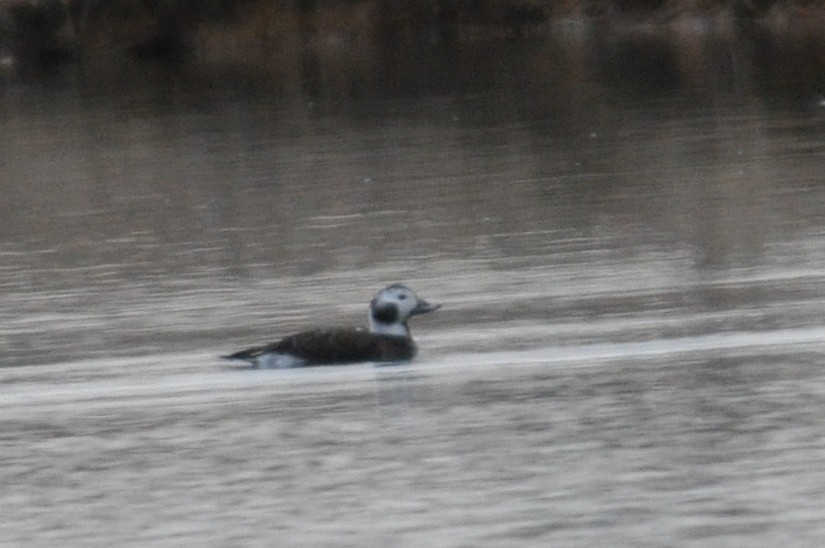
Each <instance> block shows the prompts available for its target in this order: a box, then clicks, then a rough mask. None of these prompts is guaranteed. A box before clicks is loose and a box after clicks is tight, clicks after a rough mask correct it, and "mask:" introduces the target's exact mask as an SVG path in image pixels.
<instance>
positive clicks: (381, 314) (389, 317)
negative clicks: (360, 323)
mask: <svg viewBox="0 0 825 548" xmlns="http://www.w3.org/2000/svg"><path fill="white" fill-rule="evenodd" d="M398 316H399V314H398V307H397V306H395V305H394V304H385V305H381V306H377V307H375V308H373V310H372V319H374V320H375V321H376V322H378V323H396V322H397V321H398Z"/></svg>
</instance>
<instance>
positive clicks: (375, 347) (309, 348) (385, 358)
mask: <svg viewBox="0 0 825 548" xmlns="http://www.w3.org/2000/svg"><path fill="white" fill-rule="evenodd" d="M265 354H286V355H289V356H293V357H295V358H297V359H299V360H302V361H303V362H304V363H303V364H301V365H304V366H310V365H323V364H346V363H356V362H393V361H406V360H411V359H412V358H413V357H415V354H416V346H415V343H414V342H413V340H412V338H411V337H399V336H394V335H382V334H378V333H372V332H370V331H366V330H363V329H354V328H353V329H315V330H312V331H304V332H302V333H297V334H295V335H291V336H289V337H286V338H284V339H281V340H280V341H277V342H274V343H271V344H268V345H265V346H257V347H254V348H249V349H247V350H241V351H240V352H236V353H234V354H232V355H229V356H225V357H226V358H227V359H233V360H246V361H250V362H253V363H254V362H255V361H256V360H257V359H258V358H259V357H261V356H263V355H265Z"/></svg>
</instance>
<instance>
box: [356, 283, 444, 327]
mask: <svg viewBox="0 0 825 548" xmlns="http://www.w3.org/2000/svg"><path fill="white" fill-rule="evenodd" d="M439 308H441V305H440V304H430V303H428V302H427V301H425V300H424V299H421V298H419V297H418V296H417V295H416V294H415V292H414V291H413V290H412V289H410V288H409V287H407V286H405V285H403V284H392V285H390V286H387V287H385V288H384V289H382V290H381V291H379V292H378V293H376V295H375V297H373V298H372V301H370V331H372V332H373V333H381V334H382V335H397V336H400V337H408V336H409V335H410V330H409V328H408V327H407V320H409V319H410V317H412V316H417V315H419V314H426V313H427V312H432V311H433V310H438V309H439Z"/></svg>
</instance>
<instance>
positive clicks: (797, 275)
mask: <svg viewBox="0 0 825 548" xmlns="http://www.w3.org/2000/svg"><path fill="white" fill-rule="evenodd" d="M604 62H606V63H607V62H610V63H612V62H614V61H610V60H605V61H604ZM516 68H523V67H516ZM723 70H724V69H723ZM614 74H615V75H616V77H617V78H619V76H618V75H621V74H622V71H621V70H618V69H617V71H616V72H615V73H614ZM524 76H525V73H524V72H523V71H519V70H514V72H513V73H512V74H510V76H509V77H511V78H512V79H511V80H509V81H507V77H504V76H498V78H499V80H498V81H492V82H488V84H487V85H485V86H481V89H478V88H472V89H470V90H469V91H467V92H461V91H460V89H458V87H457V88H456V89H450V92H443V93H438V94H423V95H417V94H416V93H415V89H412V90H409V89H408V90H407V91H408V93H407V94H388V95H386V96H382V95H381V94H375V95H369V97H356V98H350V99H348V100H341V99H340V98H338V99H329V100H320V101H315V102H312V101H305V100H301V99H300V98H296V97H294V96H288V95H287V96H281V95H274V96H267V95H265V94H261V93H260V91H261V90H260V89H257V90H250V93H249V94H246V93H242V92H241V91H239V90H235V89H233V88H231V87H218V88H215V89H195V88H194V87H190V86H189V85H187V84H185V83H181V82H180V81H177V80H175V81H166V82H163V83H160V84H158V83H153V84H149V85H146V86H145V87H137V88H135V89H124V90H123V93H119V94H109V93H106V92H105V91H100V90H94V89H90V88H89V87H86V86H85V85H84V84H83V83H78V82H74V83H71V84H67V83H66V82H63V83H60V84H55V85H54V86H52V87H49V86H45V85H39V84H37V83H32V82H29V83H19V82H14V83H12V82H6V83H5V84H4V86H5V87H4V88H3V96H2V105H3V110H2V118H3V123H2V125H0V152H2V158H3V180H2V186H3V199H2V200H0V218H2V220H3V222H2V225H0V257H1V258H2V260H0V274H2V275H0V310H2V318H3V321H2V325H0V345H2V355H1V356H0V360H2V362H1V363H2V366H4V367H3V368H2V369H0V373H2V375H0V379H2V381H0V382H2V383H3V385H4V386H5V388H4V391H3V395H2V397H0V407H2V408H3V413H2V415H3V416H4V417H6V418H5V419H4V427H3V431H4V432H5V434H4V439H6V440H9V441H10V442H12V443H10V444H9V445H11V446H12V447H11V448H10V449H9V451H8V452H6V455H7V456H6V457H4V461H3V467H2V468H3V469H4V470H5V472H4V473H3V474H4V477H5V479H7V480H8V481H4V482H3V483H4V485H11V486H12V487H13V488H12V489H8V490H6V491H5V493H4V495H3V496H4V497H5V498H6V499H7V500H6V502H9V503H10V504H4V507H6V506H8V507H13V508H14V510H13V513H14V515H13V516H12V518H13V519H11V522H12V523H16V524H17V526H16V527H17V529H15V532H14V533H13V534H12V538H13V539H15V540H20V539H24V538H30V537H31V536H36V535H38V534H46V535H47V536H48V535H51V536H48V538H52V539H63V540H66V539H69V540H73V541H75V542H80V543H82V542H84V541H89V540H93V541H96V542H101V543H122V541H123V540H124V539H125V538H131V539H134V538H140V539H142V540H155V541H156V540H158V539H167V540H168V539H169V538H178V539H180V543H200V542H203V541H204V540H205V539H215V538H220V539H221V540H222V541H224V542H226V543H230V544H231V543H238V541H239V539H245V540H249V539H250V538H255V536H254V535H250V533H249V532H248V531H250V530H258V531H261V532H262V534H264V535H265V536H270V535H273V534H280V535H282V537H281V538H286V539H292V540H295V541H296V543H300V542H304V543H306V544H307V545H317V544H319V543H320V544H323V543H329V542H331V539H335V541H334V542H338V541H339V540H340V539H341V538H346V539H347V540H346V541H345V542H348V543H351V544H353V545H365V544H376V543H381V544H386V543H387V542H385V541H387V540H388V539H399V538H400V539H401V540H402V541H404V542H406V543H408V544H413V545H418V544H421V542H420V540H421V539H422V538H424V535H427V534H429V535H431V537H430V538H432V535H434V536H435V537H436V538H437V539H438V538H440V539H442V540H443V541H444V542H442V543H439V544H444V545H458V544H460V543H459V542H458V541H457V540H454V539H456V538H464V539H470V541H471V542H469V543H470V544H472V545H485V544H486V545H490V546H493V545H500V544H501V543H502V540H506V539H520V540H524V541H533V542H536V543H538V544H542V545H544V544H546V542H545V541H557V542H561V543H566V544H570V543H575V542H581V541H584V542H585V543H587V544H588V545H611V546H613V545H616V544H630V545H636V544H640V543H649V542H651V538H653V539H654V541H653V543H654V544H669V543H673V544H680V545H685V544H690V543H693V544H697V545H699V544H701V545H705V543H706V541H710V542H711V543H713V544H718V543H723V544H724V543H732V544H740V543H747V544H749V545H757V544H760V543H759V542H758V539H764V541H763V542H762V545H765V546H769V545H776V544H778V543H780V542H783V541H786V540H788V539H800V538H802V539H806V540H810V541H811V543H812V544H818V542H817V541H822V536H823V535H822V531H821V527H820V526H819V525H818V524H819V523H821V519H818V518H819V517H821V516H818V517H817V516H816V514H817V513H818V512H820V508H821V504H820V503H821V500H820V499H821V493H822V492H823V489H822V487H823V480H824V479H825V478H823V476H822V474H821V469H822V466H821V465H822V458H821V442H820V441H819V440H820V439H822V434H823V432H822V428H821V426H819V422H820V421H818V420H816V417H819V416H821V412H822V411H823V407H822V406H823V401H822V397H821V393H822V387H823V377H822V375H821V374H820V372H819V369H820V368H819V365H820V363H819V362H820V361H821V356H822V354H823V351H824V350H825V337H823V336H822V334H821V333H820V325H821V316H822V314H821V310H822V308H823V304H825V302H823V301H824V300H823V297H822V295H823V290H824V289H825V219H823V218H822V215H821V211H823V209H825V187H823V186H822V185H821V184H820V183H821V179H822V175H821V172H822V167H821V166H822V165H823V157H824V156H825V144H824V143H825V139H823V129H824V128H825V125H823V123H824V122H825V114H823V112H822V110H821V109H820V108H818V107H816V106H815V104H812V103H811V102H809V101H808V100H805V101H803V102H798V103H797V102H789V101H783V102H781V103H779V102H771V101H767V100H762V99H759V98H758V97H757V96H755V95H753V94H751V93H741V91H742V90H741V89H740V88H739V87H738V86H732V87H726V86H725V85H724V84H719V82H721V81H723V75H722V74H718V73H711V74H709V75H708V77H709V78H711V79H713V81H714V82H716V83H717V84H718V85H720V86H721V89H711V90H708V89H697V88H695V87H690V88H684V87H681V86H680V85H678V84H674V83H673V82H671V83H670V84H668V85H667V86H664V89H658V90H656V91H655V92H651V93H640V94H639V93H636V92H635V91H633V89H632V88H633V86H631V87H630V88H631V89H628V88H627V87H623V86H620V85H619V84H616V87H610V86H611V85H612V84H611V79H610V78H606V79H604V80H598V79H597V80H590V79H588V78H587V77H584V76H583V77H582V78H581V79H580V80H579V81H578V82H573V83H571V81H570V80H569V79H567V80H564V81H563V82H559V83H554V82H553V81H552V79H546V80H543V81H542V84H541V85H530V86H522V82H523V78H524ZM502 80H504V81H506V85H502V82H501V81H502ZM637 83H641V84H643V82H637ZM125 87H128V86H125ZM642 87H644V86H642ZM636 91H638V90H636ZM393 281H404V282H407V283H409V284H411V285H412V286H413V287H415V288H416V289H417V290H419V291H420V292H421V293H422V294H426V295H427V296H432V298H433V300H437V301H439V302H442V303H443V304H444V308H443V309H442V310H441V311H439V314H438V315H436V316H433V317H431V318H427V319H426V320H422V321H420V322H418V323H417V324H416V325H415V326H414V329H415V330H416V332H415V335H416V336H417V338H418V340H419V343H420V347H421V356H420V359H419V360H418V361H417V362H416V363H415V364H413V365H412V366H409V367H407V368H380V369H375V368H371V367H367V366H354V367H352V368H337V369H336V368H331V369H327V368H321V369H319V370H314V371H313V372H312V374H311V375H310V374H307V372H305V371H290V372H266V373H265V374H263V373H261V372H245V373H239V372H234V371H227V370H226V369H224V368H223V365H222V364H220V363H219V361H218V360H216V359H215V358H214V356H216V355H218V354H221V353H224V352H226V351H227V350H229V349H234V348H236V347H239V346H242V345H244V344H252V343H257V342H262V341H264V340H267V339H270V338H273V337H275V336H278V335H281V334H284V333H288V332H290V331H292V330H294V329H298V328H302V327H307V326H308V325H314V324H315V323H316V322H324V323H349V322H356V321H361V320H362V318H363V317H364V315H365V310H366V304H367V301H368V299H369V298H370V296H371V295H372V294H373V293H374V291H375V290H376V288H378V287H381V286H383V285H385V284H386V283H388V282H393ZM13 366H17V367H13ZM23 366H28V367H23ZM21 409H24V410H25V412H23V413H21V412H20V410H21ZM239 451H240V452H239ZM34 455H37V456H34ZM757 478H760V479H757ZM789 478H790V479H789ZM124 482H125V483H124ZM124 484H128V485H131V486H132V487H130V489H128V490H126V489H125V488H123V485H124ZM273 493H277V494H278V495H277V497H273V495H272V494H273ZM160 501H163V507H164V508H170V507H173V508H177V509H178V510H175V512H173V513H172V514H167V513H165V511H164V512H160V513H161V514H162V515H163V516H164V517H166V518H168V521H167V520H166V519H164V520H158V519H157V517H158V512H159V509H158V508H159V502H160ZM491 501H498V502H497V503H493V504H491ZM54 504H59V505H62V506H63V507H65V508H67V514H66V517H65V518H63V517H61V516H62V515H61V514H60V513H59V512H58V513H50V514H49V515H44V514H43V513H42V512H40V511H39V510H38V508H44V507H47V506H48V507H51V506H52V505H54ZM127 508H128V509H129V510H128V511H127V510H126V509H127ZM135 509H136V510H135ZM376 515H381V516H386V517H387V520H386V521H381V522H380V523H375V522H374V519H373V518H374V516H376ZM72 516H74V517H77V518H78V519H77V520H74V522H72V523H67V522H63V521H61V520H63V519H65V520H69V521H70V522H71V521H72ZM204 516H205V517H204ZM264 517H265V519H264ZM815 517H816V518H817V519H814V518H815ZM212 518H214V519H212ZM114 523H117V524H119V525H118V527H117V528H113V526H112V524H114ZM124 523H125V525H124ZM239 524H241V525H239ZM347 524H350V525H349V526H347ZM352 524H354V525H352ZM362 526H363V527H362ZM239 527H242V528H243V529H244V531H246V533H244V532H243V531H241V530H239ZM124 531H125V532H124ZM342 531H344V532H345V533H346V534H343V536H342ZM654 532H655V533H657V534H658V536H657V535H656V534H653V533H654ZM754 535H757V536H756V537H754ZM44 538H46V537H44ZM604 538H610V539H611V541H610V542H609V543H606V542H605V541H603V540H602V541H601V542H598V541H594V539H604ZM616 539H620V540H618V541H617V540H616ZM754 539H756V540H757V541H756V542H755V543H754ZM643 540H644V542H642V541H643ZM659 540H661V542H659ZM241 543H243V542H241Z"/></svg>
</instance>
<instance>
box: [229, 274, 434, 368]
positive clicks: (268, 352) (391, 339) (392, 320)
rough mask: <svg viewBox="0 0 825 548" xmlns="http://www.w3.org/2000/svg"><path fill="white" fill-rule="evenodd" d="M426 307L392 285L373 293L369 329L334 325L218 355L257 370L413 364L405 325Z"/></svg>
mask: <svg viewBox="0 0 825 548" xmlns="http://www.w3.org/2000/svg"><path fill="white" fill-rule="evenodd" d="M439 308H441V305H440V304H430V303H429V302H427V301H425V300H424V299H421V298H420V297H418V296H417V295H416V294H415V292H414V291H413V290H412V289H410V288H409V287H407V286H406V285H404V284H400V283H394V284H392V285H389V286H387V287H385V288H384V289H382V290H381V291H379V292H378V293H376V294H375V296H374V297H373V298H372V300H371V301H370V305H369V328H368V329H364V328H361V327H338V328H321V329H311V330H308V331H302V332H300V333H296V334H294V335H290V336H287V337H284V338H283V339H281V340H278V341H275V342H272V343H269V344H265V345H262V346H254V347H252V348H247V349H245V350H240V351H238V352H234V353H232V354H229V355H226V356H221V358H223V359H226V360H236V361H237V360H241V361H245V362H247V363H248V364H250V365H251V366H252V367H253V368H256V369H287V368H295V367H309V366H317V365H343V364H352V363H359V362H375V363H391V362H399V363H403V362H408V361H410V360H412V359H413V358H414V357H415V355H416V353H417V351H418V348H417V346H416V344H415V342H414V341H413V339H412V334H411V333H410V328H409V325H408V324H407V322H408V321H409V319H410V318H411V317H413V316H418V315H421V314H426V313H428V312H433V311H435V310H438V309H439Z"/></svg>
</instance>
